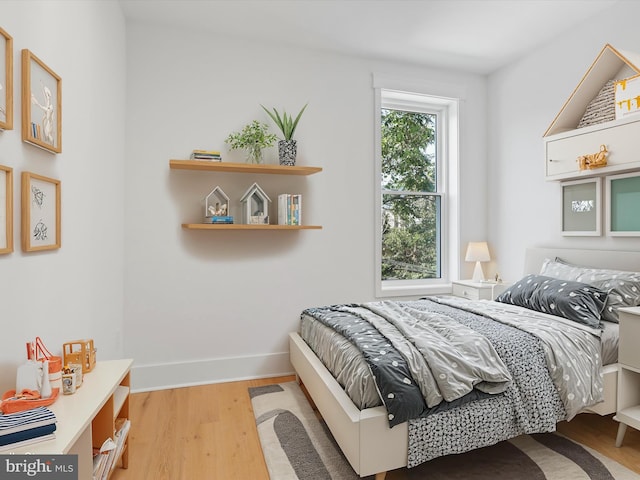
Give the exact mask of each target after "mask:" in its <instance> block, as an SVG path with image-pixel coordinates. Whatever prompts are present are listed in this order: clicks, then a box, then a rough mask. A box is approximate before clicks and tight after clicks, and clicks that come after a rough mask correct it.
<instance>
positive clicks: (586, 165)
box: [578, 145, 609, 170]
mask: <svg viewBox="0 0 640 480" xmlns="http://www.w3.org/2000/svg"><path fill="white" fill-rule="evenodd" d="M607 155H609V150H607V146H606V145H600V151H599V152H597V153H587V154H586V155H580V156H579V157H578V168H579V169H580V170H593V169H594V168H602V167H606V166H607Z"/></svg>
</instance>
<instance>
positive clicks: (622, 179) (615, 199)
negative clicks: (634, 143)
mask: <svg viewBox="0 0 640 480" xmlns="http://www.w3.org/2000/svg"><path fill="white" fill-rule="evenodd" d="M606 192H607V194H606V198H607V201H608V208H607V215H606V217H607V220H606V223H607V235H611V236H612V237H640V215H639V214H638V209H639V206H640V173H638V172H635V173H623V174H620V175H611V176H609V177H606Z"/></svg>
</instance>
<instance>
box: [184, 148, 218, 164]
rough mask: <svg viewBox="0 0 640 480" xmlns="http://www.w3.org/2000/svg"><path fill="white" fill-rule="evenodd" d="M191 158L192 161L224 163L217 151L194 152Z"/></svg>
mask: <svg viewBox="0 0 640 480" xmlns="http://www.w3.org/2000/svg"><path fill="white" fill-rule="evenodd" d="M189 158H190V159H191V160H210V161H212V162H221V161H222V156H221V155H220V152H218V151H217V150H194V151H193V152H191V156H190V157H189Z"/></svg>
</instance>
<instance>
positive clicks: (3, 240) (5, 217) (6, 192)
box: [0, 165, 13, 254]
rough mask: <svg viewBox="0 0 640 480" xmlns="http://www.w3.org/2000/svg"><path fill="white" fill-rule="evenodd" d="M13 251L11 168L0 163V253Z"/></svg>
mask: <svg viewBox="0 0 640 480" xmlns="http://www.w3.org/2000/svg"><path fill="white" fill-rule="evenodd" d="M11 252H13V169H12V168H11V167H5V166H4V165H0V254H3V253H11Z"/></svg>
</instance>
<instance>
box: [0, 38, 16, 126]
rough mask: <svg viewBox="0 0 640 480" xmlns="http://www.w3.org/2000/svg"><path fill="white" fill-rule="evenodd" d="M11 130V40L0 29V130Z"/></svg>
mask: <svg viewBox="0 0 640 480" xmlns="http://www.w3.org/2000/svg"><path fill="white" fill-rule="evenodd" d="M2 52H4V55H2ZM11 129H13V38H11V35H9V34H8V33H7V32H5V31H4V30H3V29H2V28H0V130H11Z"/></svg>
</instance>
